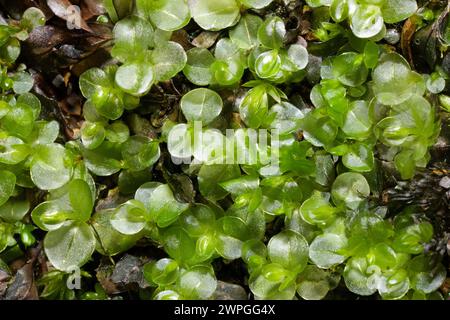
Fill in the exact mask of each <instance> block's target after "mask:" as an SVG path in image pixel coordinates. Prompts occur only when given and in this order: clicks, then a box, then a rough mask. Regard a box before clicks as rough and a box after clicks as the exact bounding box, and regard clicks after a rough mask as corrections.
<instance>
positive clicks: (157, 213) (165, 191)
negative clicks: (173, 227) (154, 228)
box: [146, 184, 189, 228]
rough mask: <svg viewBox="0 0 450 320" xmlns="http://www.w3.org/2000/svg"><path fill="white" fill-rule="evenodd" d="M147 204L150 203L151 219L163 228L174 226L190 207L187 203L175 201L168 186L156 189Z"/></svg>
mask: <svg viewBox="0 0 450 320" xmlns="http://www.w3.org/2000/svg"><path fill="white" fill-rule="evenodd" d="M146 203H148V211H149V213H150V217H151V218H152V219H153V221H155V222H156V223H157V224H158V226H159V227H161V228H164V227H167V226H169V225H170V224H172V223H173V222H174V221H175V220H177V218H178V216H179V215H180V214H181V213H183V211H185V210H186V209H187V208H188V207H189V205H188V204H187V203H181V202H178V201H177V200H176V199H175V197H174V195H173V192H172V190H171V189H170V187H169V185H167V184H163V185H160V186H158V187H156V188H155V189H154V190H153V191H152V192H151V194H150V197H149V198H148V199H147V201H146Z"/></svg>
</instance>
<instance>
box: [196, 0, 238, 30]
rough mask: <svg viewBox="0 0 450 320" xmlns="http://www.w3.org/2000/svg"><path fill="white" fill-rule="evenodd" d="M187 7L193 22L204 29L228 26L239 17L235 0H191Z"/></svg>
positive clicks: (218, 28)
mask: <svg viewBox="0 0 450 320" xmlns="http://www.w3.org/2000/svg"><path fill="white" fill-rule="evenodd" d="M189 7H190V9H191V14H192V17H193V18H194V20H195V22H197V24H198V25H199V26H200V27H201V28H202V29H205V30H221V29H225V28H228V27H230V26H232V25H234V24H235V23H237V20H238V19H239V17H240V13H239V5H238V3H237V1H236V0H223V1H210V0H192V1H190V2H189Z"/></svg>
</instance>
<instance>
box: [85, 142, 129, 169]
mask: <svg viewBox="0 0 450 320" xmlns="http://www.w3.org/2000/svg"><path fill="white" fill-rule="evenodd" d="M83 156H84V161H85V164H86V167H87V168H88V169H89V170H90V171H91V172H93V173H94V174H96V175H98V176H110V175H112V174H114V173H116V172H118V171H119V170H120V169H121V168H122V165H123V164H122V162H121V159H122V155H121V152H120V145H118V144H115V143H112V142H109V141H105V142H103V143H102V144H101V146H100V147H98V148H96V149H95V150H87V149H86V150H83Z"/></svg>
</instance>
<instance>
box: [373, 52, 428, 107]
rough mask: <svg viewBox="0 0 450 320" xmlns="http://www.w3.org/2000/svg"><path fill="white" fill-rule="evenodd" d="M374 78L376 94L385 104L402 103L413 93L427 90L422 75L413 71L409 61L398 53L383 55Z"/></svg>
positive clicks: (375, 70) (419, 93)
mask: <svg viewBox="0 0 450 320" xmlns="http://www.w3.org/2000/svg"><path fill="white" fill-rule="evenodd" d="M372 79H373V82H374V85H373V91H374V93H375V96H376V98H377V100H378V101H379V102H380V103H382V104H385V105H396V104H400V103H402V102H404V101H406V100H407V99H409V98H410V97H411V96H412V95H413V94H418V95H422V94H423V93H424V91H425V85H424V81H423V79H422V77H420V75H418V74H416V73H414V72H412V71H411V69H410V67H409V64H408V62H407V61H406V60H405V59H404V58H403V57H402V56H400V55H399V54H397V53H389V54H385V55H383V56H382V57H381V59H380V61H379V63H378V66H377V67H376V68H375V69H374V70H373V72H372Z"/></svg>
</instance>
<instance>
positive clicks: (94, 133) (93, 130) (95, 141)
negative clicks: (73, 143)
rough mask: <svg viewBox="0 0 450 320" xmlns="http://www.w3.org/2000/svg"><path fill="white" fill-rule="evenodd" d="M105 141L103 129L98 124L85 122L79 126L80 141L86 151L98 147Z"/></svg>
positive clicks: (101, 125)
mask: <svg viewBox="0 0 450 320" xmlns="http://www.w3.org/2000/svg"><path fill="white" fill-rule="evenodd" d="M103 140H105V127H104V126H103V124H102V123H99V122H89V121H86V122H84V123H83V125H82V126H81V141H82V142H83V145H84V146H85V147H86V148H87V149H95V148H97V147H99V146H100V145H101V144H102V143H103Z"/></svg>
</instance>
